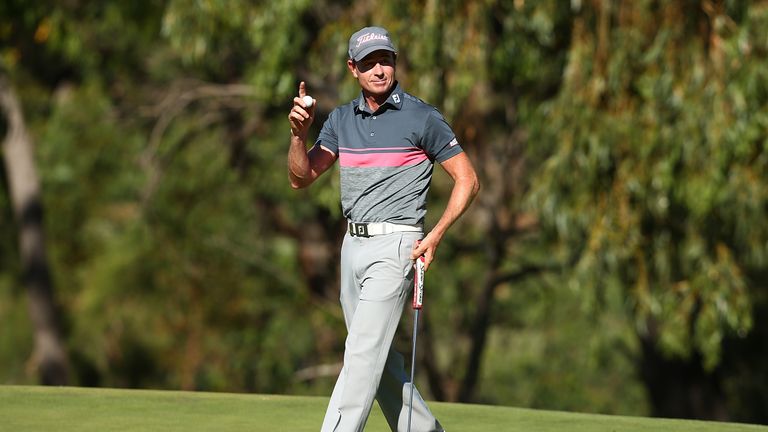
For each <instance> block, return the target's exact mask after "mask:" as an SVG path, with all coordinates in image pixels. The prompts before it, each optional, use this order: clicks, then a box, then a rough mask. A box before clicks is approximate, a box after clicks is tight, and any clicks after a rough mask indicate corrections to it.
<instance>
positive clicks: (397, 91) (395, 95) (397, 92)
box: [355, 81, 403, 114]
mask: <svg viewBox="0 0 768 432" xmlns="http://www.w3.org/2000/svg"><path fill="white" fill-rule="evenodd" d="M386 106H390V107H392V108H394V109H396V110H399V109H401V108H402V107H403V89H402V88H401V87H400V83H399V82H397V81H395V86H394V88H393V89H392V92H391V93H390V94H389V97H388V98H387V100H386V101H385V102H384V103H383V104H381V106H380V107H379V109H378V110H377V111H380V110H382V109H383V108H384V107H386ZM355 111H356V112H358V113H360V112H364V113H368V114H373V112H371V108H370V107H368V104H367V103H365V95H363V92H362V91H361V92H360V96H359V97H358V98H357V102H356V103H355Z"/></svg>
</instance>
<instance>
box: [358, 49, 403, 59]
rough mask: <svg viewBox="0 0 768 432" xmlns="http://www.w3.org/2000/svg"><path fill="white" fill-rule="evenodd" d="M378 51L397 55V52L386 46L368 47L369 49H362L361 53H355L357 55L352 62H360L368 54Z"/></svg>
mask: <svg viewBox="0 0 768 432" xmlns="http://www.w3.org/2000/svg"><path fill="white" fill-rule="evenodd" d="M379 50H386V51H391V52H393V53H395V54H397V51H395V50H394V49H393V48H392V47H391V46H387V45H373V46H369V47H365V48H363V50H362V51H360V52H359V53H357V55H356V56H355V58H354V59H353V60H354V61H360V60H362V59H364V58H365V56H367V55H368V54H370V53H372V52H374V51H379Z"/></svg>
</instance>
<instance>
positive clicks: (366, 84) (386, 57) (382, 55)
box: [347, 50, 395, 96]
mask: <svg viewBox="0 0 768 432" xmlns="http://www.w3.org/2000/svg"><path fill="white" fill-rule="evenodd" d="M347 65H348V66H349V70H350V71H351V72H352V75H354V77H355V78H357V81H358V82H359V83H360V87H362V88H363V91H365V92H367V93H369V94H371V95H373V96H384V95H387V94H388V93H389V90H390V89H391V88H392V85H393V84H394V83H395V54H394V53H393V52H392V51H387V50H378V51H374V52H372V53H370V54H368V55H367V56H365V57H363V59H362V60H360V61H358V62H353V61H352V60H349V61H348V62H347Z"/></svg>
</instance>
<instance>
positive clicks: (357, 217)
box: [315, 82, 463, 224]
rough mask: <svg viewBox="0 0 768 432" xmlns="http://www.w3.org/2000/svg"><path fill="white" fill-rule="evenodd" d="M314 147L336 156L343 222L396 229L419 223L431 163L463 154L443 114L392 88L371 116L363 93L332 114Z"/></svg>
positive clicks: (422, 213)
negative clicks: (388, 224)
mask: <svg viewBox="0 0 768 432" xmlns="http://www.w3.org/2000/svg"><path fill="white" fill-rule="evenodd" d="M315 146H321V147H322V148H324V149H326V150H328V151H330V152H332V153H333V154H334V155H338V159H339V167H340V170H339V173H340V177H341V207H342V211H343V214H344V216H345V217H346V218H347V219H348V220H350V221H352V222H392V223H398V224H423V223H424V217H425V215H426V212H427V193H428V192H429V185H430V182H431V180H432V168H433V164H434V162H439V163H441V162H444V161H446V160H448V159H450V158H451V157H453V156H456V155H457V154H459V153H461V152H462V151H463V150H462V148H461V146H460V145H459V143H458V140H457V139H456V134H454V133H453V131H452V130H451V127H450V126H449V125H448V123H447V122H446V121H445V118H443V116H442V114H440V112H439V111H438V110H437V109H436V108H435V107H433V106H432V105H429V104H427V103H426V102H424V101H422V100H421V99H419V98H417V97H415V96H412V95H410V94H408V93H406V92H404V91H403V90H402V88H401V87H400V84H399V83H397V82H395V87H394V89H393V90H392V92H391V93H390V95H389V97H388V98H387V100H386V102H385V103H384V104H382V105H381V106H380V107H379V108H378V109H377V110H376V111H375V112H373V111H371V109H370V108H369V107H368V104H367V103H366V102H365V97H364V96H363V94H362V92H361V93H360V96H359V97H358V98H357V99H355V100H353V101H351V102H349V103H347V104H344V105H341V106H339V107H337V108H336V109H334V110H333V111H332V112H331V114H330V115H329V116H328V119H327V120H326V121H325V123H324V124H323V127H322V129H321V130H320V135H319V136H318V138H317V141H315Z"/></svg>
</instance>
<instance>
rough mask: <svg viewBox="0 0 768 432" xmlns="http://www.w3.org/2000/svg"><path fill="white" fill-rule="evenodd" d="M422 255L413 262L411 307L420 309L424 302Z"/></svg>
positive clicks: (423, 261)
mask: <svg viewBox="0 0 768 432" xmlns="http://www.w3.org/2000/svg"><path fill="white" fill-rule="evenodd" d="M425 262H426V259H425V258H424V255H422V256H420V257H418V258H417V259H416V263H415V264H414V267H415V272H414V276H413V308H414V309H421V307H422V305H423V304H424V263H425Z"/></svg>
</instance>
